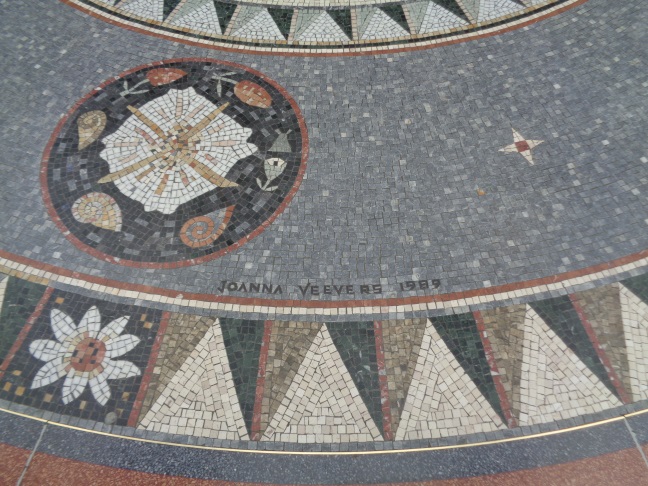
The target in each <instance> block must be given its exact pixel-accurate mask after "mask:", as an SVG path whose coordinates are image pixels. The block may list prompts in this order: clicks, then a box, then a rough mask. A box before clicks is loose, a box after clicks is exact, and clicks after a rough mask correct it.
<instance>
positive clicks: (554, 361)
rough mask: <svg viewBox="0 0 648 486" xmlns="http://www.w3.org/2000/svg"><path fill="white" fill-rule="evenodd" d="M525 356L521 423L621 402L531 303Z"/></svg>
mask: <svg viewBox="0 0 648 486" xmlns="http://www.w3.org/2000/svg"><path fill="white" fill-rule="evenodd" d="M522 359H523V364H522V380H521V383H520V404H519V409H520V419H519V421H520V425H533V424H541V423H547V422H554V421H557V420H564V419H569V418H573V417H577V416H579V415H586V414H592V413H596V412H600V411H602V410H605V409H607V408H612V407H618V406H620V405H621V404H622V403H621V401H620V400H619V399H618V398H617V397H616V396H615V395H614V394H613V393H612V392H611V391H610V390H609V389H608V387H607V386H606V385H605V384H604V383H603V382H602V381H601V380H600V379H599V378H598V377H597V376H596V375H595V374H594V373H593V372H592V371H591V370H590V369H589V368H588V367H587V366H586V365H585V364H584V363H583V362H582V361H581V360H580V359H579V357H578V356H577V355H576V353H575V352H574V351H573V350H572V349H571V348H569V347H568V346H567V345H566V344H565V343H564V342H563V340H562V339H560V337H558V334H556V333H555V332H554V331H553V330H552V329H551V328H550V327H549V326H548V325H547V323H546V322H545V321H544V320H543V319H542V317H540V316H539V315H538V314H537V313H536V311H535V310H534V308H533V307H531V306H528V307H527V313H526V319H525V323H524V346H523V358H522Z"/></svg>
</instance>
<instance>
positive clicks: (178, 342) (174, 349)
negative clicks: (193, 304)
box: [139, 314, 215, 420]
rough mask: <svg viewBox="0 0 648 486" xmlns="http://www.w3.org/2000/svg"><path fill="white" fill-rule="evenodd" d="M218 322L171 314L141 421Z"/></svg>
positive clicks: (198, 317) (140, 416)
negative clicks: (208, 331)
mask: <svg viewBox="0 0 648 486" xmlns="http://www.w3.org/2000/svg"><path fill="white" fill-rule="evenodd" d="M214 320H215V319H214V318H213V317H205V316H193V315H185V314H171V317H170V318H169V323H168V325H167V330H166V333H165V334H164V337H163V339H162V345H161V346H160V351H159V353H158V357H157V361H156V363H155V369H154V371H153V376H152V377H151V382H150V384H149V386H148V390H147V393H146V397H145V398H144V402H143V404H142V410H141V412H140V414H139V420H142V419H144V417H145V416H146V414H147V413H148V411H149V409H150V408H151V406H152V405H153V404H154V403H155V402H156V401H157V400H158V398H159V397H160V395H161V394H162V392H163V391H164V389H165V388H166V387H167V386H168V385H169V383H171V380H172V379H173V377H174V375H175V374H176V372H177V371H178V370H179V369H180V367H181V366H182V365H183V364H184V362H185V361H186V360H187V358H189V356H190V355H191V353H192V352H193V350H194V349H195V348H196V346H197V345H198V343H199V342H200V340H201V339H202V338H203V337H205V334H206V333H207V330H208V329H209V328H210V327H211V326H212V324H213V322H214Z"/></svg>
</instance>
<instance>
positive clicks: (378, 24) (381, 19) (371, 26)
mask: <svg viewBox="0 0 648 486" xmlns="http://www.w3.org/2000/svg"><path fill="white" fill-rule="evenodd" d="M408 35H409V33H408V32H407V31H406V30H405V29H403V28H402V27H401V26H400V25H398V23H397V22H396V21H395V20H394V19H392V18H391V17H390V16H389V15H387V14H386V13H385V12H383V11H382V10H380V9H379V8H374V9H373V13H372V14H371V17H369V19H368V20H367V21H366V27H365V28H364V29H363V30H362V35H361V36H360V39H362V40H372V39H391V38H394V37H403V36H408Z"/></svg>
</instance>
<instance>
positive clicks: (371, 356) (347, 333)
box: [326, 322, 382, 431]
mask: <svg viewBox="0 0 648 486" xmlns="http://www.w3.org/2000/svg"><path fill="white" fill-rule="evenodd" d="M326 327H327V329H328V332H329V334H330V335H331V338H332V339H333V343H334V344H335V347H336V348H337V350H338V353H340V356H341V357H342V362H343V363H344V366H345V367H346V369H347V371H348V372H349V374H350V375H351V378H352V379H353V382H354V383H355V386H356V388H357V390H358V392H359V393H360V397H361V398H362V399H363V400H364V403H365V405H366V406H367V409H368V410H369V413H370V414H371V416H372V417H373V419H374V422H375V423H376V425H377V426H378V428H379V429H380V430H381V431H382V411H381V395H380V384H379V382H378V372H379V370H378V363H377V360H376V341H375V337H374V323H373V322H344V323H341V322H330V323H327V325H326Z"/></svg>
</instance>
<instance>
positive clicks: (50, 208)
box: [40, 57, 309, 268]
mask: <svg viewBox="0 0 648 486" xmlns="http://www.w3.org/2000/svg"><path fill="white" fill-rule="evenodd" d="M174 62H211V63H214V64H219V65H225V66H230V67H233V68H236V69H241V70H243V71H245V72H248V73H250V74H252V75H254V76H257V77H259V78H261V79H262V80H264V81H265V82H267V83H268V84H270V85H272V86H273V87H274V88H276V89H277V91H279V92H280V93H281V94H282V95H283V96H284V98H286V100H287V101H288V102H289V103H290V106H291V107H292V109H293V111H294V113H295V117H296V118H297V121H298V123H299V130H300V132H301V137H302V156H301V164H300V165H299V172H298V173H297V176H296V177H295V182H294V183H293V186H292V188H291V189H290V191H289V192H288V194H286V196H285V198H284V200H283V202H282V203H281V204H280V205H279V206H278V207H277V209H275V211H274V212H273V213H272V214H271V215H270V217H269V218H268V219H266V220H265V221H264V222H262V223H261V224H259V226H257V227H256V228H255V229H254V230H253V231H252V232H251V233H250V234H248V235H247V236H244V237H243V238H241V239H240V240H238V241H237V242H236V243H234V244H233V245H230V246H228V247H227V248H223V249H222V250H219V251H216V252H214V253H210V254H209V255H205V256H202V257H200V258H193V259H188V260H181V261H177V262H165V263H155V262H138V261H134V260H127V259H123V258H119V257H114V256H111V255H108V254H106V253H104V252H102V251H99V250H97V249H95V248H92V247H91V246H89V245H87V244H85V243H83V242H82V241H81V240H79V239H78V238H77V237H76V236H75V235H73V234H72V232H71V231H70V230H69V228H68V227H67V226H65V224H64V223H63V221H61V218H59V215H58V213H57V212H56V209H54V205H53V204H52V199H51V197H50V193H49V186H48V184H47V167H48V163H49V159H50V153H51V151H52V147H53V146H54V143H55V142H56V139H57V138H58V136H59V134H60V132H61V130H62V129H63V127H64V125H65V124H66V123H67V121H68V120H69V118H70V117H71V116H72V115H74V113H76V111H77V110H78V109H79V108H80V107H81V105H83V103H85V102H86V101H88V100H89V99H90V98H91V97H92V96H93V95H95V94H96V93H97V92H98V91H100V90H102V89H103V88H104V87H106V86H108V85H110V84H113V83H115V82H116V81H117V80H119V79H121V78H123V77H125V76H128V75H129V74H132V73H134V72H137V71H140V70H142V69H146V68H151V67H155V66H164V65H166V64H169V63H174ZM308 143H309V142H308V131H307V129H306V122H305V121H304V116H303V115H302V113H301V110H300V109H299V106H298V105H297V102H296V101H295V100H294V99H293V97H292V96H290V94H288V91H286V89H285V88H284V87H283V86H281V85H279V83H277V82H276V81H275V80H273V79H271V78H269V77H267V76H266V75H265V74H263V73H261V72H259V71H257V70H255V69H252V68H249V67H247V66H243V65H242V64H237V63H234V62H229V61H220V60H216V59H211V58H208V57H184V58H174V59H165V60H162V61H155V62H152V63H147V64H142V65H140V66H137V67H134V68H132V69H129V70H127V71H124V72H122V73H120V74H119V75H117V76H114V77H112V78H110V79H108V80H106V81H104V82H103V83H101V84H100V85H99V86H97V87H96V88H94V89H93V90H92V91H90V92H89V93H87V94H86V95H85V96H83V97H82V98H81V99H80V100H78V101H77V102H76V103H75V104H74V106H72V108H70V109H69V110H68V111H67V113H66V114H65V115H64V116H63V118H61V120H60V121H59V122H58V124H57V125H56V127H55V128H54V131H53V132H52V135H51V136H50V139H49V141H48V142H47V145H46V146H45V150H44V151H43V160H42V162H41V169H40V185H41V190H42V193H43V202H44V203H45V207H46V208H47V213H48V214H49V217H50V218H51V219H52V221H54V223H55V224H56V226H57V227H58V229H59V230H61V232H62V233H63V235H65V237H66V238H67V239H68V241H70V243H72V244H73V245H74V246H76V247H77V248H78V249H79V250H81V251H84V252H86V253H88V254H90V255H92V256H93V257H95V258H98V259H99V260H104V261H106V262H108V263H116V264H118V265H124V266H127V267H136V268H180V267H188V266H191V265H198V264H200V263H204V262H207V261H209V260H213V259H215V258H219V257H221V256H223V255H225V254H227V253H230V252H232V251H235V250H237V249H239V248H240V247H241V246H243V245H244V244H245V243H247V242H248V241H250V240H251V239H253V238H255V237H257V236H259V235H260V234H261V233H262V232H263V231H264V230H265V229H266V228H267V227H268V226H270V224H272V222H273V221H274V220H275V219H276V218H277V217H278V216H279V215H280V214H281V213H282V212H283V211H284V210H285V209H286V207H287V206H288V204H289V203H290V201H291V200H292V198H293V196H294V195H295V194H296V193H297V191H298V190H299V186H300V185H301V182H302V179H303V177H304V173H305V172H306V161H307V160H308Z"/></svg>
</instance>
